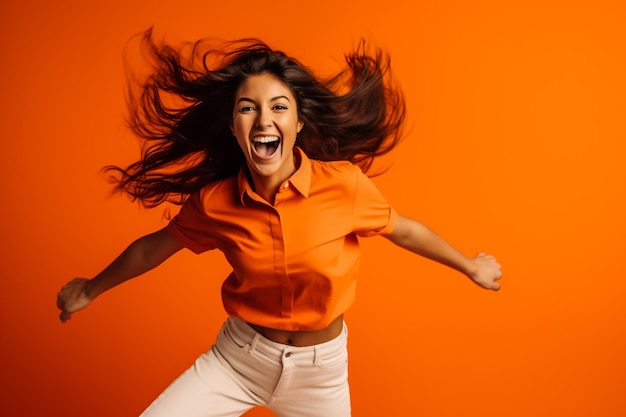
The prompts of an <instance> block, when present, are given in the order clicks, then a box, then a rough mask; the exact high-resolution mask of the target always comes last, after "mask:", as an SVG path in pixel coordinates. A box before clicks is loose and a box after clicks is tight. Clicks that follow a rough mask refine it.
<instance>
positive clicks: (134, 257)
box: [57, 229, 183, 323]
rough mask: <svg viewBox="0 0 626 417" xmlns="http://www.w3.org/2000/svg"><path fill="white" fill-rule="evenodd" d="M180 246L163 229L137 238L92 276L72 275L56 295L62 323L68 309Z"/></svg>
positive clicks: (80, 306)
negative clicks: (79, 276)
mask: <svg viewBox="0 0 626 417" xmlns="http://www.w3.org/2000/svg"><path fill="white" fill-rule="evenodd" d="M182 248H183V246H182V245H181V244H180V243H179V242H178V241H176V240H175V239H174V238H173V237H172V236H171V235H170V234H169V233H168V232H167V230H165V229H161V230H159V231H158V232H155V233H152V234H149V235H146V236H143V237H141V238H139V239H137V240H136V241H134V242H133V243H131V244H130V245H129V246H128V247H127V248H126V250H124V252H122V254H121V255H120V256H118V257H117V258H116V259H115V260H114V261H113V262H112V263H111V264H110V265H109V266H107V267H106V268H105V269H104V270H103V271H102V272H100V273H99V274H98V275H96V276H95V277H94V278H92V279H87V278H75V279H73V280H71V281H70V282H68V283H67V284H66V285H65V286H64V287H63V288H62V289H61V291H60V292H59V294H58V295H57V307H58V308H59V309H61V315H60V317H59V318H60V319H61V321H62V322H64V323H65V322H66V321H67V320H69V319H70V317H71V315H72V313H74V312H76V311H79V310H82V309H84V308H85V307H87V306H88V305H89V304H90V303H91V301H92V300H93V299H94V298H96V297H97V296H98V295H100V294H102V293H103V292H105V291H107V290H109V289H111V288H113V287H115V286H117V285H119V284H121V283H123V282H125V281H127V280H129V279H131V278H134V277H136V276H139V275H141V274H143V273H145V272H148V271H149V270H151V269H153V268H155V267H156V266H158V265H160V264H161V263H162V262H163V261H165V260H166V259H167V258H169V257H170V256H172V255H173V254H175V253H176V252H178V251H179V250H180V249H182Z"/></svg>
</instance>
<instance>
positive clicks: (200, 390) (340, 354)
mask: <svg viewBox="0 0 626 417" xmlns="http://www.w3.org/2000/svg"><path fill="white" fill-rule="evenodd" d="M347 336H348V334H347V328H346V326H345V325H344V331H343V332H342V333H341V334H340V335H339V336H338V337H336V338H335V339H333V340H331V341H328V342H325V343H321V344H319V345H315V346H307V347H293V346H288V345H282V344H280V343H276V342H272V341H271V340H268V339H266V338H265V337H263V336H261V335H260V334H259V333H258V332H256V331H255V330H254V329H253V328H252V327H250V326H249V325H248V324H247V323H245V322H244V321H242V320H239V319H228V320H227V321H226V323H224V326H223V327H222V329H221V331H220V333H219V335H218V337H217V341H216V343H215V345H214V346H213V347H212V348H211V349H210V350H209V351H208V352H207V353H205V354H203V355H201V356H200V357H199V358H198V359H197V360H196V362H195V363H194V365H193V366H191V368H189V369H188V370H187V371H185V372H184V373H183V374H182V375H181V376H180V377H179V378H178V379H177V380H176V381H174V382H173V383H172V384H171V385H170V386H169V387H168V388H167V389H166V390H165V391H164V392H163V393H162V394H161V395H160V396H159V397H158V398H157V399H156V400H155V401H154V402H153V403H152V404H151V405H150V407H148V409H146V411H144V413H143V414H142V415H141V417H236V416H240V415H242V414H243V413H245V412H246V411H248V410H249V409H251V408H253V407H256V406H264V407H267V408H269V409H271V410H272V411H273V412H274V413H276V415H277V416H278V417H329V416H332V417H350V392H349V388H348V353H347Z"/></svg>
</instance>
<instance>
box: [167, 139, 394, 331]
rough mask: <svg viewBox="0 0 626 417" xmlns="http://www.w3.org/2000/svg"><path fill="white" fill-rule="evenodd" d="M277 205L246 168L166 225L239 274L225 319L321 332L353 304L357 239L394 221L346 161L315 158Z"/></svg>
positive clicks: (230, 288) (228, 289)
mask: <svg viewBox="0 0 626 417" xmlns="http://www.w3.org/2000/svg"><path fill="white" fill-rule="evenodd" d="M294 152H295V153H296V160H297V161H298V160H299V161H300V163H299V167H298V169H297V171H296V172H295V173H294V174H293V175H292V176H291V177H290V178H289V179H287V180H286V181H285V182H284V183H283V184H282V185H281V187H280V190H279V192H278V193H277V195H276V199H275V202H274V205H271V204H269V203H267V202H266V201H265V200H263V199H262V198H261V197H260V196H259V195H257V194H256V193H255V192H254V191H253V189H252V186H251V184H250V182H249V180H248V176H247V174H246V168H245V167H244V168H242V170H241V171H240V173H239V175H238V177H232V178H227V179H224V180H221V181H216V182H214V183H211V184H209V185H207V186H206V187H204V188H203V189H202V190H201V191H200V192H199V193H195V194H193V195H191V196H190V197H189V198H188V199H187V200H186V201H185V203H184V204H183V206H182V208H181V210H180V212H179V213H178V214H177V215H176V216H175V218H174V219H172V221H171V222H170V224H169V225H168V226H167V228H168V231H169V232H170V233H171V234H172V236H173V237H174V238H175V239H177V240H178V241H179V242H181V243H182V244H183V245H184V246H186V247H187V248H189V249H191V250H192V251H193V252H195V253H201V252H204V251H207V250H211V249H219V250H220V251H222V252H223V253H224V255H225V257H226V259H227V261H228V262H229V263H230V265H231V266H232V268H233V271H232V273H231V274H230V275H229V276H228V277H227V278H226V280H225V281H224V283H223V284H222V301H223V303H224V308H225V309H226V312H227V313H228V314H229V315H230V316H232V317H239V318H241V319H242V320H245V321H247V322H249V323H253V324H257V325H260V326H264V327H270V328H274V329H280V330H319V329H323V328H325V327H327V326H328V325H329V324H330V323H331V322H332V321H333V320H334V319H336V318H337V317H338V316H339V315H341V314H343V313H344V312H345V311H346V310H347V309H348V307H349V306H350V305H351V304H352V303H353V301H354V297H355V291H356V278H357V272H358V269H359V259H360V249H359V242H358V238H357V236H373V235H377V234H386V233H391V232H392V231H393V227H394V225H395V221H396V218H397V214H396V212H395V210H394V209H393V208H392V207H391V206H390V205H389V204H388V203H387V201H386V200H385V198H384V197H383V196H382V194H381V193H380V192H379V190H378V189H377V188H376V186H375V185H374V184H373V183H372V181H371V180H370V179H369V178H368V177H367V176H366V175H365V174H363V173H362V172H361V170H360V169H359V168H358V167H356V166H354V165H353V164H351V163H350V162H345V161H339V162H320V161H315V160H310V159H309V158H308V157H307V156H306V155H305V154H304V152H302V151H301V150H300V149H299V148H295V150H294Z"/></svg>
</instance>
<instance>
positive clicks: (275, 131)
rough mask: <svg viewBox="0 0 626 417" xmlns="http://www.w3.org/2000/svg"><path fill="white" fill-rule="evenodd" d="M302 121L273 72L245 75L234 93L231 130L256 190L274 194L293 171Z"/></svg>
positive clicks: (294, 101) (282, 83) (286, 91)
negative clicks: (243, 156) (296, 144)
mask: <svg viewBox="0 0 626 417" xmlns="http://www.w3.org/2000/svg"><path fill="white" fill-rule="evenodd" d="M303 126H304V123H303V122H302V121H301V120H300V119H299V117H298V108H297V104H296V99H295V97H294V95H293V93H292V92H291V89H290V88H289V87H288V86H287V84H285V83H284V82H283V81H282V80H280V79H279V78H278V77H276V76H275V75H272V74H270V73H262V74H258V75H252V76H250V77H248V78H246V79H245V80H244V81H243V82H242V83H241V85H240V86H239V88H238V89H237V93H236V94H235V106H234V109H233V121H232V124H231V130H232V132H233V134H234V135H235V136H236V138H237V143H238V144H239V147H240V148H241V150H242V151H243V153H244V155H245V157H246V163H247V164H248V168H249V170H250V174H251V175H252V180H253V182H254V185H255V189H257V192H259V191H262V190H265V192H270V193H275V192H276V190H277V189H278V187H279V186H280V184H281V183H282V182H283V181H285V180H286V179H287V178H289V177H290V176H291V175H292V174H293V173H294V172H295V170H296V163H295V158H294V155H293V147H294V146H295V143H296V136H297V134H298V132H300V130H301V129H302V127H303Z"/></svg>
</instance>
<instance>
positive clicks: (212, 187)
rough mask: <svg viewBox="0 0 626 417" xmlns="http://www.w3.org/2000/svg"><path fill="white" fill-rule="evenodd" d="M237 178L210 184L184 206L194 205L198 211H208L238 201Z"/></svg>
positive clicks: (192, 195) (192, 196)
mask: <svg viewBox="0 0 626 417" xmlns="http://www.w3.org/2000/svg"><path fill="white" fill-rule="evenodd" d="M237 194H238V193H237V177H229V178H225V179H222V180H218V181H213V182H210V183H209V184H207V185H205V186H204V187H202V188H201V189H200V190H199V191H197V192H195V193H193V194H191V195H190V196H189V197H188V198H187V200H185V203H184V204H183V206H189V205H194V206H195V207H196V209H199V210H201V211H205V212H206V211H208V210H209V208H210V207H215V206H216V205H223V204H226V203H227V202H232V201H233V200H234V199H237Z"/></svg>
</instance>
